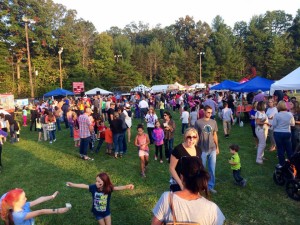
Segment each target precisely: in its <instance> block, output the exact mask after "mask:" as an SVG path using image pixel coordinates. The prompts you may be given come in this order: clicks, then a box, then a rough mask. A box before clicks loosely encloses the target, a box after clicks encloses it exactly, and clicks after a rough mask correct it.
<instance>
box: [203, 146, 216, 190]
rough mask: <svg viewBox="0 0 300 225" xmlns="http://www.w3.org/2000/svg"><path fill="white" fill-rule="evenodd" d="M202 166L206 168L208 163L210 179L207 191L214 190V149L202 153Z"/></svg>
mask: <svg viewBox="0 0 300 225" xmlns="http://www.w3.org/2000/svg"><path fill="white" fill-rule="evenodd" d="M201 158H202V163H203V166H204V167H206V161H207V163H208V172H209V175H210V179H209V181H208V190H210V189H214V187H215V185H216V180H215V179H216V178H215V175H216V174H215V170H216V159H217V154H216V149H214V150H213V151H210V152H202V155H201Z"/></svg>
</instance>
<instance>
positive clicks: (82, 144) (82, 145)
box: [79, 137, 91, 156]
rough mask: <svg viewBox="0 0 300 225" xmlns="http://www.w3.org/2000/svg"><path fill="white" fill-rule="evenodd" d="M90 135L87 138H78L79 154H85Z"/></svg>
mask: <svg viewBox="0 0 300 225" xmlns="http://www.w3.org/2000/svg"><path fill="white" fill-rule="evenodd" d="M90 140H91V137H87V138H80V148H79V153H80V155H85V156H86V155H87V150H88V147H89V143H90Z"/></svg>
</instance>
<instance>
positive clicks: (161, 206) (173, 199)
mask: <svg viewBox="0 0 300 225" xmlns="http://www.w3.org/2000/svg"><path fill="white" fill-rule="evenodd" d="M178 166H179V167H180V168H181V169H180V171H181V172H180V180H181V183H182V184H183V188H182V190H180V191H177V192H175V193H172V192H165V193H163V194H162V196H161V197H160V199H159V201H158V202H157V204H156V206H155V207H154V209H153V217H152V223H151V225H162V224H164V223H167V222H169V223H171V224H172V222H174V221H175V218H174V217H173V215H175V216H176V222H177V221H180V222H183V221H184V222H187V223H188V222H194V223H195V224H196V223H197V224H201V225H212V224H214V225H222V224H223V223H224V220H225V217H224V215H223V213H222V211H221V210H220V208H219V207H218V206H217V205H216V204H215V203H213V202H211V201H209V200H208V199H206V198H205V197H207V196H208V180H209V174H208V172H207V171H205V169H204V168H203V165H202V161H201V158H199V157H189V156H188V157H182V158H181V161H180V164H179V165H178ZM174 224H175V223H174Z"/></svg>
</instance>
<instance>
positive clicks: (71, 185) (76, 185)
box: [66, 182, 89, 189]
mask: <svg viewBox="0 0 300 225" xmlns="http://www.w3.org/2000/svg"><path fill="white" fill-rule="evenodd" d="M66 184H67V186H68V187H74V188H83V189H89V185H87V184H75V183H72V182H67V183H66Z"/></svg>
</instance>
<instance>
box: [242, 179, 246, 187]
mask: <svg viewBox="0 0 300 225" xmlns="http://www.w3.org/2000/svg"><path fill="white" fill-rule="evenodd" d="M246 184H247V180H246V179H244V180H243V181H242V187H246Z"/></svg>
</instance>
